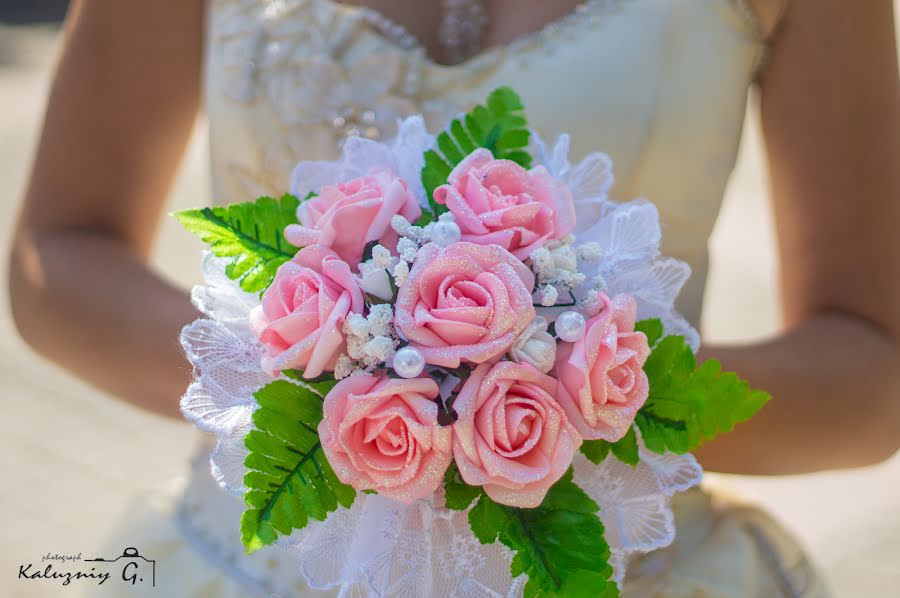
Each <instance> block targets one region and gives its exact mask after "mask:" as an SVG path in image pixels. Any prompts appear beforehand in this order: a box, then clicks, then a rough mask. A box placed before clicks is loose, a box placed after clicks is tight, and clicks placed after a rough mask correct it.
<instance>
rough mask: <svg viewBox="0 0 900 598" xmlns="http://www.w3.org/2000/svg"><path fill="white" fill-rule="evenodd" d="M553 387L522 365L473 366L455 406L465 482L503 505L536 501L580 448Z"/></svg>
mask: <svg viewBox="0 0 900 598" xmlns="http://www.w3.org/2000/svg"><path fill="white" fill-rule="evenodd" d="M557 385H558V383H557V381H556V380H555V379H554V378H551V377H550V376H548V375H546V374H543V373H541V372H540V371H538V370H537V369H535V368H534V366H531V365H528V364H524V363H522V364H520V363H514V362H512V361H501V362H498V363H497V364H496V365H494V366H490V365H488V364H482V365H480V366H478V367H477V368H475V371H473V372H472V375H471V376H469V378H468V380H466V382H465V384H464V386H463V388H462V390H461V391H460V393H459V396H457V398H456V401H455V402H454V403H453V408H454V409H455V410H456V412H457V414H458V415H459V419H458V420H457V422H456V423H455V424H454V425H453V456H454V457H455V459H456V465H457V467H459V473H460V475H461V476H462V479H463V480H464V481H465V482H466V483H467V484H470V485H472V486H484V491H485V492H487V495H488V496H490V497H491V498H492V499H493V500H495V501H496V502H499V503H502V504H505V505H510V506H513V507H522V508H534V507H537V506H538V505H540V504H541V501H543V500H544V495H545V494H547V490H548V489H549V488H550V486H552V485H553V484H554V483H556V481H557V480H559V478H560V477H562V475H563V474H564V473H565V472H566V470H568V469H569V466H570V465H571V464H572V457H573V456H574V455H575V451H576V450H578V447H579V446H581V436H580V435H579V434H578V431H577V430H576V429H575V427H574V426H572V424H570V423H569V420H568V419H567V418H566V414H565V413H563V411H562V409H561V408H560V406H559V404H557V402H556V399H555V398H554V397H555V395H556V388H557Z"/></svg>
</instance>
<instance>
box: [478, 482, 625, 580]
mask: <svg viewBox="0 0 900 598" xmlns="http://www.w3.org/2000/svg"><path fill="white" fill-rule="evenodd" d="M598 510H599V507H598V506H597V503H595V502H594V501H593V500H592V499H591V498H590V497H589V496H588V495H587V494H585V493H584V491H583V490H581V488H579V487H578V486H576V485H575V484H574V483H573V482H572V471H571V470H569V471H568V472H567V473H566V475H565V476H563V478H562V479H561V480H560V481H559V482H557V483H556V484H554V486H553V487H552V488H551V489H550V491H549V492H548V493H547V496H546V498H545V499H544V501H543V502H542V503H541V505H540V506H539V507H537V508H535V509H517V508H513V507H507V506H502V505H498V504H497V503H495V502H494V501H492V500H491V499H489V498H488V497H487V495H486V494H481V495H480V496H479V498H478V503H477V504H476V505H475V507H473V508H472V510H471V511H470V512H469V524H470V525H471V527H472V531H473V533H474V534H475V536H476V537H477V538H478V540H479V541H480V542H482V543H483V544H488V543H492V542H495V541H498V540H499V541H500V542H501V543H503V544H504V545H505V546H507V547H508V548H510V549H511V550H512V551H513V552H515V556H514V558H513V561H512V564H511V566H510V572H511V573H512V575H513V577H517V576H519V575H522V574H525V575H527V576H528V583H527V584H526V586H525V596H571V595H584V596H586V595H591V596H599V597H610V598H612V597H615V596H618V588H617V587H616V584H615V583H611V582H609V581H608V580H609V578H610V576H611V575H612V568H611V567H610V565H609V546H608V545H607V543H606V540H605V539H604V537H603V531H604V530H603V524H602V523H601V522H600V519H599V518H598V517H597V511H598Z"/></svg>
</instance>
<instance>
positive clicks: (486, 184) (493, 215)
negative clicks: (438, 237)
mask: <svg viewBox="0 0 900 598" xmlns="http://www.w3.org/2000/svg"><path fill="white" fill-rule="evenodd" d="M447 181H448V184H446V185H441V186H440V187H438V188H437V189H435V191H434V199H435V201H436V202H438V203H439V204H445V205H446V206H447V207H448V208H449V209H450V211H451V212H452V213H453V215H454V216H455V217H456V224H457V225H458V226H459V228H460V230H461V231H462V240H463V241H469V242H470V243H478V244H479V245H490V244H494V245H499V246H500V247H503V248H504V249H506V250H507V251H509V252H511V253H512V254H513V255H515V256H516V257H517V258H519V259H520V260H524V259H526V258H527V257H528V256H529V255H530V254H531V252H532V251H534V250H535V249H537V248H538V247H541V246H543V245H544V244H545V243H546V242H547V241H549V240H551V239H561V238H563V237H565V236H566V235H567V234H569V233H570V232H572V230H574V228H575V204H574V202H573V201H572V192H571V191H570V190H569V188H568V187H566V185H565V184H563V183H562V182H561V181H558V180H556V179H554V178H553V177H551V176H550V174H549V173H548V172H547V170H546V169H545V168H544V167H543V166H537V167H535V168H532V169H531V170H525V169H524V168H522V167H521V166H519V165H518V164H516V163H515V162H513V161H511V160H495V159H494V157H493V155H492V154H491V152H490V151H489V150H486V149H484V148H480V149H477V150H475V151H474V152H472V153H471V154H469V155H468V156H467V157H466V158H465V159H464V160H463V161H462V162H460V163H459V164H458V165H457V166H456V168H454V169H453V172H451V173H450V176H449V177H448V178H447Z"/></svg>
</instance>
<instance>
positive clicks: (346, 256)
mask: <svg viewBox="0 0 900 598" xmlns="http://www.w3.org/2000/svg"><path fill="white" fill-rule="evenodd" d="M397 214H399V215H401V216H403V217H404V218H406V219H407V220H409V221H410V222H414V221H415V220H417V219H418V218H419V216H421V214H422V210H421V208H420V207H419V203H418V202H417V201H416V198H415V197H414V196H413V195H412V193H410V192H409V189H408V188H407V186H406V183H405V182H404V181H403V179H401V178H400V177H398V176H397V175H396V174H394V173H393V172H390V171H388V170H375V171H373V172H372V173H371V174H369V175H368V176H364V177H360V178H356V179H352V180H350V181H347V182H344V183H339V184H337V185H328V186H325V187H322V189H320V191H319V195H317V196H315V197H312V198H310V199H308V200H306V201H304V202H303V203H302V204H300V207H299V208H298V209H297V217H298V219H299V220H300V224H291V225H288V227H287V228H286V229H285V231H284V234H285V237H286V238H287V240H288V241H289V242H290V243H291V244H292V245H296V246H297V247H306V246H307V245H313V244H319V245H325V246H327V247H331V248H332V249H333V250H334V251H335V253H337V254H338V255H339V256H340V258H341V259H342V260H344V261H345V262H347V263H349V264H354V265H355V264H358V263H359V262H360V260H361V259H362V254H363V250H364V249H365V246H366V243H369V242H370V241H379V242H380V243H381V244H382V245H384V246H385V247H387V248H388V249H391V250H393V249H394V248H396V246H397V239H398V236H397V233H396V232H394V229H392V228H391V218H393V217H394V216H396V215H397Z"/></svg>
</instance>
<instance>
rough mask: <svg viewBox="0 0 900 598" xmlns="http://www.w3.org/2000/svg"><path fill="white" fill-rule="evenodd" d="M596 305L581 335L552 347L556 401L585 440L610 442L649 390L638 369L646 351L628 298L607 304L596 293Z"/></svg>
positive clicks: (627, 424) (623, 431)
mask: <svg viewBox="0 0 900 598" xmlns="http://www.w3.org/2000/svg"><path fill="white" fill-rule="evenodd" d="M599 305H600V313H598V314H597V315H596V316H594V317H593V318H591V319H590V320H588V321H587V326H586V331H585V334H584V336H583V337H582V338H581V339H579V340H578V341H576V342H574V343H560V345H559V348H558V349H557V357H556V375H557V377H558V378H559V381H560V392H559V397H558V400H559V403H560V405H562V407H563V409H564V410H565V412H566V415H568V416H569V420H570V421H571V422H572V423H573V424H574V425H575V427H576V428H578V431H579V432H580V433H581V435H582V436H583V437H584V438H586V439H588V438H590V439H603V440H607V441H609V442H615V441H617V440H619V439H621V438H622V437H623V436H624V435H625V434H626V433H627V432H628V428H630V427H631V424H632V422H634V418H635V415H636V414H637V412H638V409H640V408H641V406H642V405H643V404H644V401H646V400H647V395H648V393H649V392H650V385H649V383H648V382H647V375H646V374H645V373H644V369H643V367H644V362H645V361H647V357H648V356H649V355H650V347H649V346H648V345H647V337H646V336H645V335H644V333H642V332H635V331H634V321H635V317H636V313H637V305H636V304H635V301H634V299H633V298H632V297H630V296H628V295H617V296H616V297H615V298H614V299H612V300H611V299H609V297H607V296H606V295H604V294H602V293H601V295H600V299H599Z"/></svg>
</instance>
